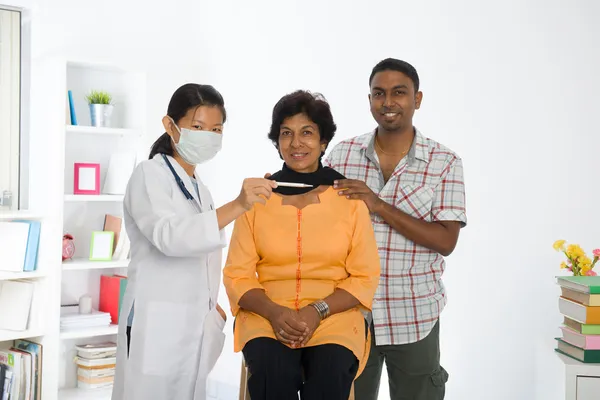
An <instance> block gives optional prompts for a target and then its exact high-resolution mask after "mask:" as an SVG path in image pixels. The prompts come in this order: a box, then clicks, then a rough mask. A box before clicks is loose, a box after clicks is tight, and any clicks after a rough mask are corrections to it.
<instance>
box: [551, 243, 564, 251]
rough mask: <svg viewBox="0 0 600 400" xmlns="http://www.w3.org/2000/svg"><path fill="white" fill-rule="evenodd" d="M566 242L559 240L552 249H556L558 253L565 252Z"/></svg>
mask: <svg viewBox="0 0 600 400" xmlns="http://www.w3.org/2000/svg"><path fill="white" fill-rule="evenodd" d="M566 242H567V241H566V240H557V241H556V242H554V244H553V245H552V247H554V250H556V251H564V250H565V243H566Z"/></svg>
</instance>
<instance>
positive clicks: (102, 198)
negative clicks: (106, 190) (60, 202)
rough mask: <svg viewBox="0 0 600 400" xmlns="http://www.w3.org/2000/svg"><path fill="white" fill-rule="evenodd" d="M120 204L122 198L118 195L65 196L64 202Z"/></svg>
mask: <svg viewBox="0 0 600 400" xmlns="http://www.w3.org/2000/svg"><path fill="white" fill-rule="evenodd" d="M113 201H115V202H122V201H123V196H122V195H118V194H99V195H93V194H65V202H70V203H72V202H113Z"/></svg>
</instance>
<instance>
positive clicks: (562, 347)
mask: <svg viewBox="0 0 600 400" xmlns="http://www.w3.org/2000/svg"><path fill="white" fill-rule="evenodd" d="M556 340H557V341H558V344H557V346H556V351H557V352H559V353H561V354H564V355H566V356H568V357H571V358H573V359H575V360H578V361H581V362H582V363H586V364H587V363H592V364H595V363H600V350H586V349H582V348H579V347H577V346H573V345H572V344H569V343H567V342H565V341H564V340H562V339H561V338H556Z"/></svg>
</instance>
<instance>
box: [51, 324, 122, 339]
mask: <svg viewBox="0 0 600 400" xmlns="http://www.w3.org/2000/svg"><path fill="white" fill-rule="evenodd" d="M118 331H119V326H118V325H110V326H106V327H103V328H87V329H77V330H69V331H67V332H61V333H60V338H61V339H63V340H66V339H83V338H91V337H96V336H108V335H116V334H117V332H118Z"/></svg>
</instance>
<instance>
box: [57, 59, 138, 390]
mask: <svg viewBox="0 0 600 400" xmlns="http://www.w3.org/2000/svg"><path fill="white" fill-rule="evenodd" d="M91 89H97V90H105V91H108V92H109V93H111V94H112V96H113V103H114V110H113V116H112V123H111V126H110V127H106V128H105V127H102V128H99V127H92V126H89V125H90V118H89V108H88V106H87V103H86V102H85V95H86V94H87V93H88V92H89V91H90V90H91ZM67 90H71V92H72V95H73V100H74V105H75V113H76V116H77V123H78V125H70V119H69V118H67V120H66V125H65V124H64V123H63V127H62V129H63V132H64V144H63V146H64V153H63V155H64V159H63V163H64V171H63V176H62V181H63V188H64V192H63V198H62V208H63V216H62V229H63V232H64V233H69V234H71V235H73V237H74V244H75V255H74V257H73V258H72V259H70V260H65V261H63V262H62V264H61V268H60V270H61V273H60V275H61V279H60V304H61V305H69V304H77V302H78V301H79V298H80V297H81V296H82V295H90V296H91V297H92V308H93V309H95V310H98V308H99V307H98V303H99V293H100V278H101V276H102V275H112V274H119V275H126V274H127V266H128V265H129V260H127V259H126V260H113V261H102V262H100V261H90V260H89V250H90V240H91V232H92V231H100V230H103V228H104V217H105V215H106V214H110V215H114V216H117V217H123V197H124V196H123V194H104V193H103V186H104V182H105V179H106V174H107V170H108V164H109V160H110V156H111V154H113V153H117V152H129V153H134V154H135V155H136V156H137V159H138V161H139V160H140V159H141V156H142V155H143V153H145V152H142V151H141V150H142V149H141V148H140V138H141V135H142V133H143V132H144V124H145V114H146V110H145V104H146V89H145V75H144V73H143V72H138V71H130V70H128V69H125V68H121V67H115V66H110V65H103V64H96V63H93V62H67V64H66V82H65V87H64V88H63V91H64V93H65V102H66V103H68V100H67V99H66V93H67ZM67 116H68V114H67ZM78 162H81V163H98V164H100V184H101V194H99V195H77V194H73V180H74V169H73V165H74V163H78ZM123 223H124V221H123ZM57 308H58V307H57ZM57 312H59V310H57ZM117 331H118V327H117V326H116V325H110V326H106V327H101V328H88V329H79V330H69V331H64V332H59V334H58V341H59V348H60V350H59V364H58V366H59V371H58V382H57V392H56V394H55V396H57V397H54V398H58V399H60V400H65V399H66V400H68V399H78V400H85V399H99V400H100V399H102V400H109V399H110V394H111V390H102V389H101V390H83V389H77V388H76V386H77V372H76V371H77V370H76V366H75V364H74V363H73V357H74V356H75V354H76V350H75V346H76V345H81V344H87V343H99V342H106V341H112V342H116V334H117Z"/></svg>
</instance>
